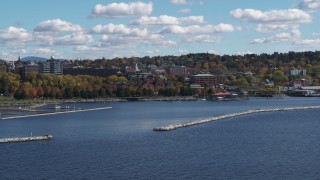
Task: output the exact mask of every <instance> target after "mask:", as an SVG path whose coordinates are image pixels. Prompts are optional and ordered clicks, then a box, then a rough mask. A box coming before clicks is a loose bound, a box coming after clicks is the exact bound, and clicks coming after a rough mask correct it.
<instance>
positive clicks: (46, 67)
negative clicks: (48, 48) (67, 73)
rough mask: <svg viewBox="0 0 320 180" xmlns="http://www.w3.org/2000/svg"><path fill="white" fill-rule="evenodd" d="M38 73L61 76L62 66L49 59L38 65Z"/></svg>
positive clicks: (58, 62)
mask: <svg viewBox="0 0 320 180" xmlns="http://www.w3.org/2000/svg"><path fill="white" fill-rule="evenodd" d="M39 72H40V73H42V74H55V75H62V74H63V64H62V62H61V61H60V60H58V59H54V57H51V58H50V59H49V60H47V61H46V62H42V63H40V68H39Z"/></svg>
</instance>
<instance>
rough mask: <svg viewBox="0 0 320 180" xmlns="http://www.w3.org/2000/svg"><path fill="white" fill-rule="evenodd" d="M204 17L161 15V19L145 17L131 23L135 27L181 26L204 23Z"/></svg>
mask: <svg viewBox="0 0 320 180" xmlns="http://www.w3.org/2000/svg"><path fill="white" fill-rule="evenodd" d="M204 22H205V20H204V17H203V16H188V17H181V18H177V17H173V16H168V15H161V16H159V17H148V16H143V17H140V18H139V19H137V20H134V21H131V24H134V25H180V24H199V23H204Z"/></svg>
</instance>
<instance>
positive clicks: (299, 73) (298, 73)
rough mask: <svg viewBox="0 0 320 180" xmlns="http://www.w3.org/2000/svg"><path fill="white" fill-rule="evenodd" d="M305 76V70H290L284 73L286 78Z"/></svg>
mask: <svg viewBox="0 0 320 180" xmlns="http://www.w3.org/2000/svg"><path fill="white" fill-rule="evenodd" d="M306 74H307V71H306V70H299V69H291V70H288V71H286V75H288V76H305V75H306Z"/></svg>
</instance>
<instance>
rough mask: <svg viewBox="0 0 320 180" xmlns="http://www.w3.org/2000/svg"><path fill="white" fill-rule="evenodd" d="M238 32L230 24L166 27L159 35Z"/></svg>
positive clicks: (236, 28)
mask: <svg viewBox="0 0 320 180" xmlns="http://www.w3.org/2000/svg"><path fill="white" fill-rule="evenodd" d="M237 30H240V28H238V27H234V26H232V25H231V24H223V23H221V24H218V25H215V26H214V25H205V26H199V25H192V26H187V27H184V26H177V25H173V26H168V27H165V28H164V29H163V30H162V31H161V33H168V34H211V33H224V32H234V31H237Z"/></svg>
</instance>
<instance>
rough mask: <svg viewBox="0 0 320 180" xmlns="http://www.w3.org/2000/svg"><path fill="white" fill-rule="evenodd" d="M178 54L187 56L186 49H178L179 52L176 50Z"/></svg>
mask: <svg viewBox="0 0 320 180" xmlns="http://www.w3.org/2000/svg"><path fill="white" fill-rule="evenodd" d="M178 53H180V54H187V53H188V50H186V49H179V50H178Z"/></svg>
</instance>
